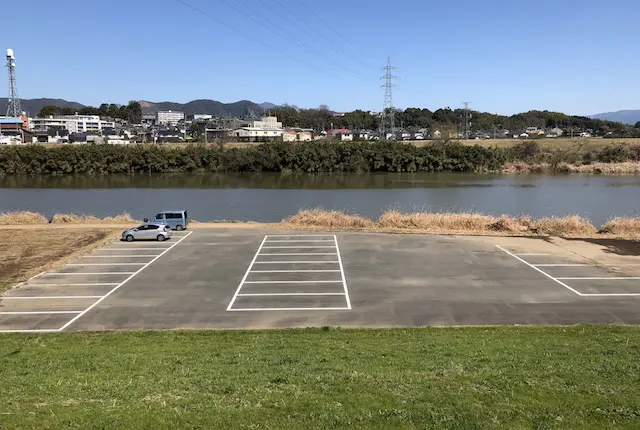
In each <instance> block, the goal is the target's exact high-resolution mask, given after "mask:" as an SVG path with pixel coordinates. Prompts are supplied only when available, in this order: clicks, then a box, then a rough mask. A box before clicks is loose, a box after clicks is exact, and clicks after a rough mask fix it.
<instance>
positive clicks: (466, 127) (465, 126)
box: [461, 102, 471, 139]
mask: <svg viewBox="0 0 640 430" xmlns="http://www.w3.org/2000/svg"><path fill="white" fill-rule="evenodd" d="M463 105H464V108H463V110H462V115H461V116H462V118H461V119H462V121H461V128H462V136H463V138H464V139H469V132H470V131H471V113H470V112H469V102H464V103H463Z"/></svg>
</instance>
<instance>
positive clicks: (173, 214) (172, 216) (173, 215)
mask: <svg viewBox="0 0 640 430" xmlns="http://www.w3.org/2000/svg"><path fill="white" fill-rule="evenodd" d="M166 216H167V219H182V214H181V213H180V212H171V213H167V214H166Z"/></svg>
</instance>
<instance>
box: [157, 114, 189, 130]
mask: <svg viewBox="0 0 640 430" xmlns="http://www.w3.org/2000/svg"><path fill="white" fill-rule="evenodd" d="M183 120H184V112H175V111H171V110H165V111H158V112H156V124H159V125H168V126H171V127H175V126H176V125H178V123H179V122H180V121H183Z"/></svg>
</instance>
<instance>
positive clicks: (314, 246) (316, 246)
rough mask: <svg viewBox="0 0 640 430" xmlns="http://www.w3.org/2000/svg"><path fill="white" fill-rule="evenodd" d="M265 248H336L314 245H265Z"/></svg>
mask: <svg viewBox="0 0 640 430" xmlns="http://www.w3.org/2000/svg"><path fill="white" fill-rule="evenodd" d="M263 248H264V249H308V248H313V249H316V248H334V247H333V246H323V245H313V246H264V247H263Z"/></svg>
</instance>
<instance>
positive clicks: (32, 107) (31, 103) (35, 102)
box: [0, 98, 84, 117]
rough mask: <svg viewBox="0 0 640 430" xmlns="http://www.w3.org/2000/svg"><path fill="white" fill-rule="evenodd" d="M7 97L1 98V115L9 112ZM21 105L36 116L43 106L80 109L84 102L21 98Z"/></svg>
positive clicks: (30, 114)
mask: <svg viewBox="0 0 640 430" xmlns="http://www.w3.org/2000/svg"><path fill="white" fill-rule="evenodd" d="M7 101H8V99H7V98H0V115H4V114H6V113H7ZM20 106H21V107H22V110H23V111H25V112H27V114H28V115H29V116H32V117H34V116H36V115H38V112H40V109H41V108H42V106H58V107H70V108H77V109H80V108H82V107H84V105H83V104H80V103H76V102H69V101H66V100H63V99H20Z"/></svg>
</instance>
